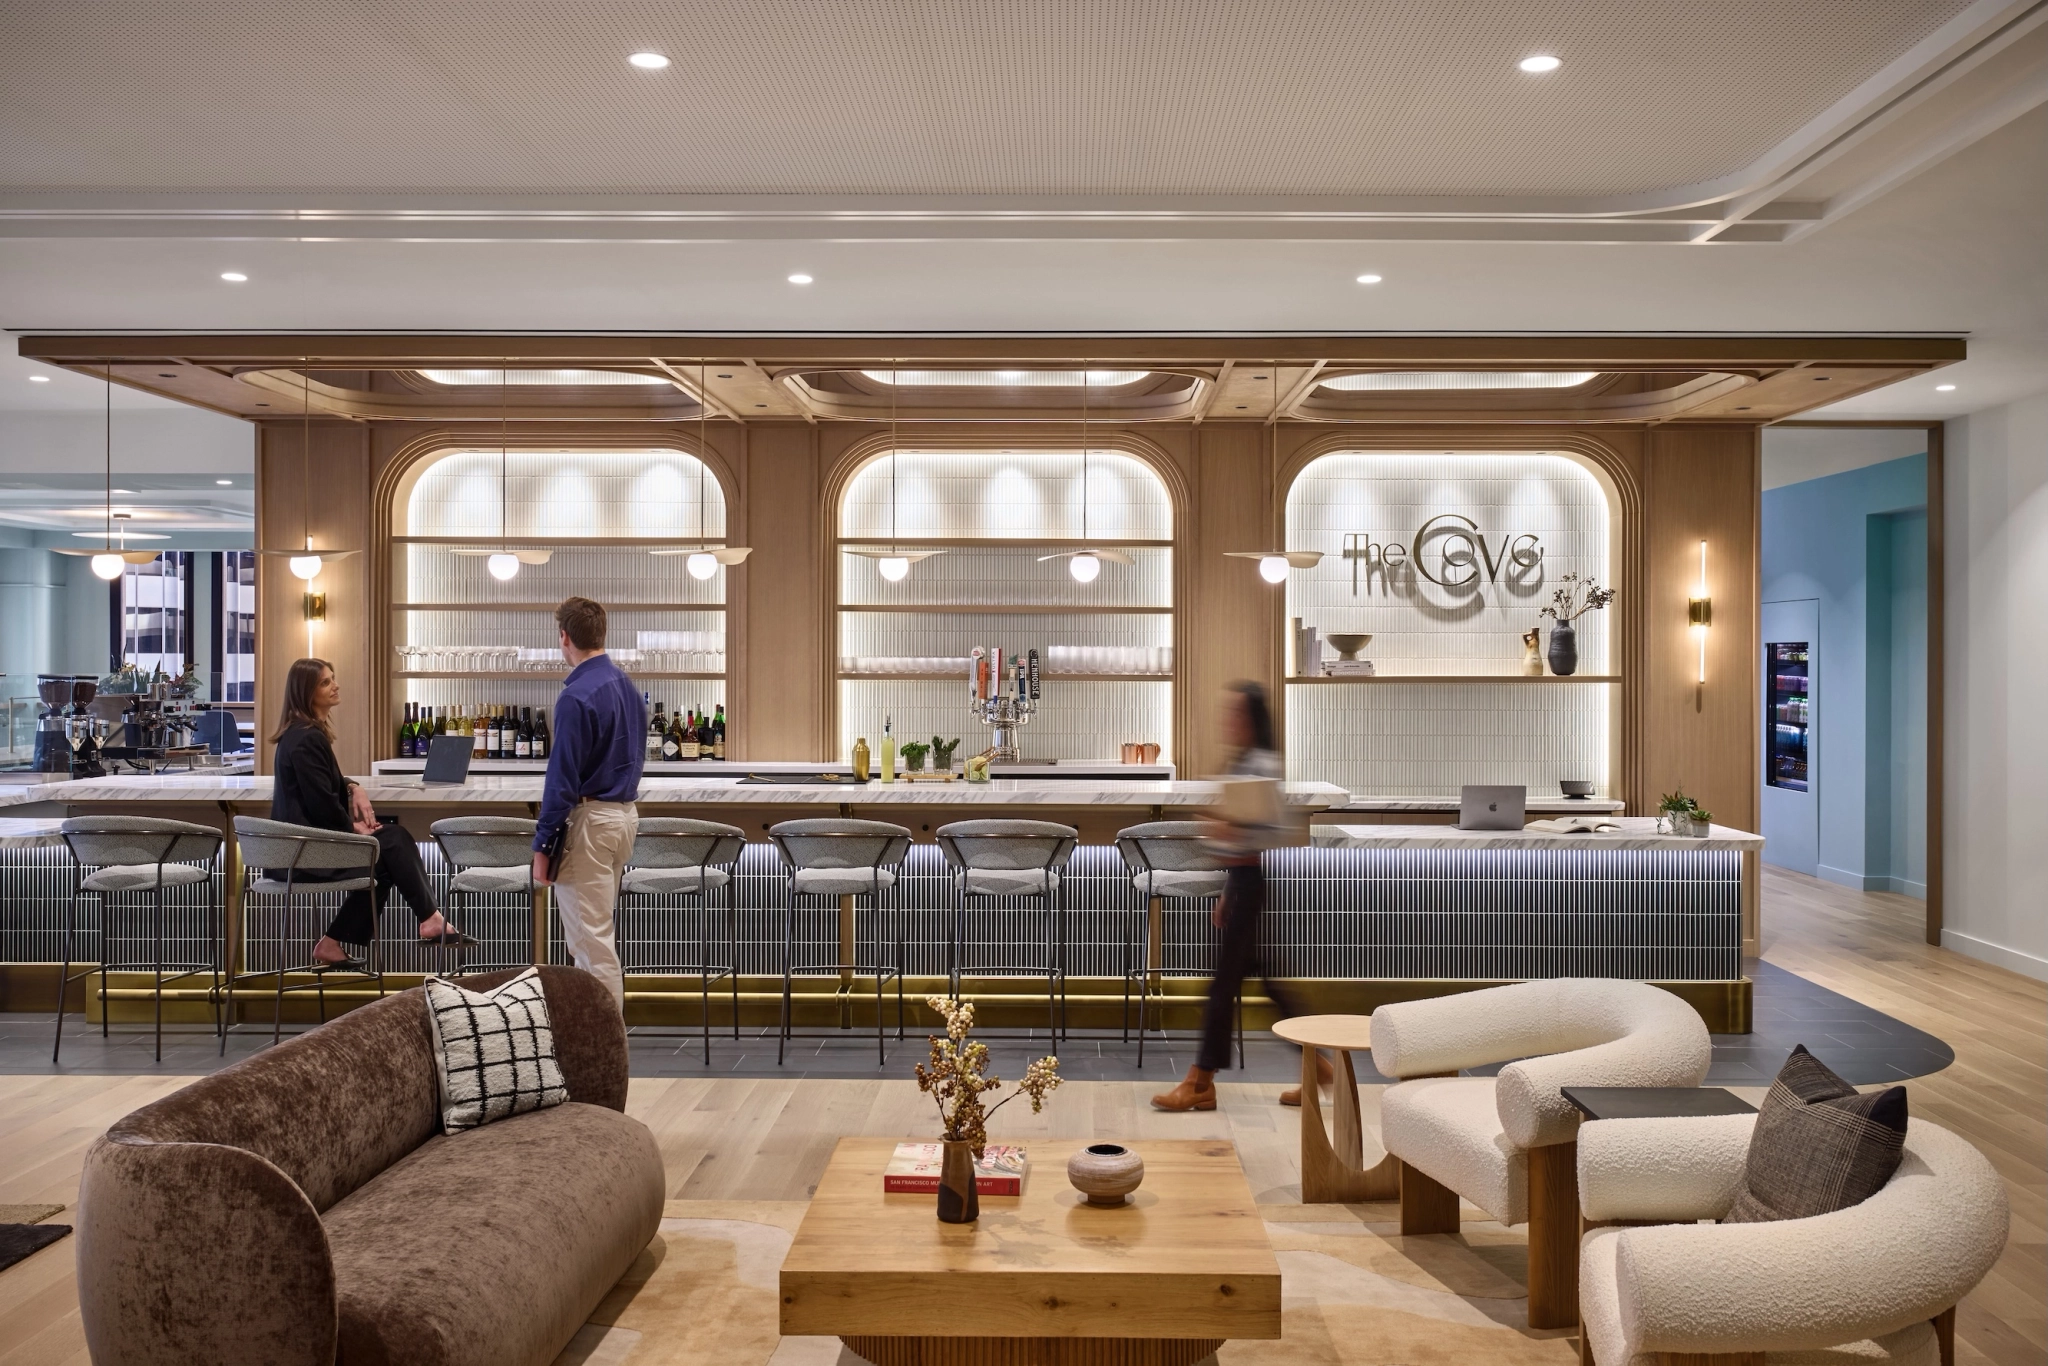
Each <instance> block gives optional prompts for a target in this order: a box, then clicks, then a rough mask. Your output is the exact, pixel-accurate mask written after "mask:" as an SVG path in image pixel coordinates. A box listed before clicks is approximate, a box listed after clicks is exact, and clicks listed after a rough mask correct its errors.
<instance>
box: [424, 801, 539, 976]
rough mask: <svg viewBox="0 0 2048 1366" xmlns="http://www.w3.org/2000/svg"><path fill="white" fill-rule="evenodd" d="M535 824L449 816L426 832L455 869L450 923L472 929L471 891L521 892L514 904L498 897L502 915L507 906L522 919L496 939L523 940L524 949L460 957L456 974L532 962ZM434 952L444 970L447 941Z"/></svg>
mask: <svg viewBox="0 0 2048 1366" xmlns="http://www.w3.org/2000/svg"><path fill="white" fill-rule="evenodd" d="M534 830H535V825H534V822H532V821H530V820H528V819H527V818H526V817H524V816H450V817H448V818H447V819H445V820H438V821H435V822H434V823H433V824H432V825H430V826H428V827H427V833H428V834H430V835H432V836H433V837H434V843H435V844H437V845H439V846H440V848H441V858H442V860H443V861H444V862H446V863H447V865H448V867H449V868H450V869H451V870H452V872H453V874H454V875H453V876H452V877H450V878H449V879H448V924H449V926H450V928H452V929H454V930H456V931H458V932H460V933H462V934H464V935H468V934H469V924H470V920H471V916H472V914H473V908H472V907H471V906H470V898H471V897H476V896H489V897H501V898H503V897H517V898H519V904H518V905H517V907H516V908H507V907H506V906H505V905H504V904H503V903H502V902H500V903H495V904H496V905H497V906H498V913H499V915H501V916H502V915H505V914H506V913H507V912H508V909H509V913H510V915H511V917H512V918H513V919H514V920H516V921H518V922H520V924H519V932H518V933H517V934H514V935H506V936H503V937H502V938H500V939H499V940H498V942H504V938H510V939H513V940H516V941H517V942H518V943H520V944H521V945H523V946H524V949H525V951H524V954H523V955H522V956H519V957H507V958H502V959H499V960H497V961H495V962H484V961H474V960H470V959H465V958H460V957H458V959H457V961H456V964H455V974H456V975H460V974H463V973H472V972H492V971H496V970H498V969H502V968H518V967H525V966H527V965H528V964H529V963H531V962H532V960H533V917H534V914H535V911H534V897H533V894H534V892H535V891H536V890H537V886H536V884H535V882H534V880H533V833H534ZM486 904H493V903H486ZM456 952H457V953H458V954H460V953H461V952H462V950H461V949H460V948H458V949H457V950H456ZM434 957H435V960H436V965H437V966H438V967H440V968H441V969H442V970H443V971H444V972H445V971H446V966H447V965H446V962H445V959H446V957H447V947H446V946H445V945H436V946H435V952H434Z"/></svg>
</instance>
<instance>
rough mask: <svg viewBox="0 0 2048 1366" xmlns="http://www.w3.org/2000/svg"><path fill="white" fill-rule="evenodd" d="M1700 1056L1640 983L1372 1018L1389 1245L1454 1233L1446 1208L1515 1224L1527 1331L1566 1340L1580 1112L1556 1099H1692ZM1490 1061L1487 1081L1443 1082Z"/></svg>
mask: <svg viewBox="0 0 2048 1366" xmlns="http://www.w3.org/2000/svg"><path fill="white" fill-rule="evenodd" d="M1712 1052H1713V1047H1712V1043H1711V1041H1710V1040H1709V1039H1708V1037H1707V1027H1706V1025H1705V1024H1704V1023H1703V1022H1702V1021H1701V1019H1700V1017H1699V1013H1698V1012H1697V1011H1695V1010H1694V1009H1693V1008H1692V1007H1691V1006H1689V1005H1687V1004H1686V1003H1685V1002H1684V1001H1681V1000H1680V999H1679V998H1678V997H1676V996H1674V995H1672V994H1671V993H1670V992H1668V991H1665V990H1663V989H1662V988H1660V987H1653V986H1651V985H1649V984H1648V983H1645V982H1628V981H1622V980H1618V979H1614V978H1606V977H1563V978H1557V979H1554V980H1551V981H1542V982H1521V983H1517V984H1515V985H1513V986H1505V987H1490V988H1488V989H1486V990H1483V991H1469V992H1463V993H1461V994H1459V995H1456V996H1439V997H1434V998H1432V999H1430V1000H1426V1001H1404V1002H1400V1003H1398V1004H1395V1005H1385V1006H1381V1007H1380V1008H1379V1009H1378V1010H1376V1011H1374V1012H1373V1017H1372V1061H1373V1066H1374V1067H1376V1068H1377V1069H1379V1071H1380V1072H1381V1074H1383V1075H1385V1076H1390V1077H1395V1078H1397V1079H1400V1080H1399V1084H1398V1085H1396V1086H1393V1087H1390V1088H1389V1089H1388V1090H1387V1093H1386V1095H1385V1096H1384V1098H1383V1099H1382V1100H1381V1102H1380V1138H1381V1142H1382V1143H1384V1144H1385V1146H1386V1149H1387V1152H1388V1153H1389V1154H1390V1155H1391V1156H1393V1157H1394V1158H1395V1159H1397V1160H1398V1161H1399V1163H1400V1168H1399V1174H1400V1183H1401V1232H1402V1233H1404V1234H1411V1233H1455V1232H1457V1231H1458V1197H1459V1196H1463V1197H1464V1198H1465V1199H1467V1200H1470V1201H1471V1202H1472V1203H1473V1204H1475V1205H1477V1206H1479V1207H1480V1208H1481V1209H1483V1210H1485V1211H1486V1212H1487V1213H1488V1214H1490V1215H1492V1216H1493V1217H1494V1218H1495V1219H1498V1220H1499V1221H1500V1222H1501V1223H1503V1224H1521V1223H1527V1224H1528V1225H1529V1326H1530V1327H1532V1328H1569V1327H1570V1326H1571V1325H1572V1324H1573V1323H1575V1322H1577V1320H1578V1236H1579V1222H1578V1220H1579V1209H1578V1191H1577V1159H1576V1156H1575V1153H1574V1149H1573V1147H1572V1144H1573V1140H1574V1139H1575V1138H1576V1137H1577V1136H1578V1129H1579V1112H1578V1111H1577V1110H1575V1109H1573V1108H1572V1105H1571V1102H1569V1101H1567V1100H1566V1099H1565V1098H1564V1097H1563V1096H1562V1095H1560V1094H1559V1089H1560V1088H1561V1087H1565V1086H1698V1085H1699V1084H1700V1083H1701V1082H1702V1081H1704V1080H1705V1079H1706V1075H1707V1064H1708V1062H1709V1060H1710V1059H1711V1057H1712ZM1513 1059H1519V1061H1511V1060H1513ZM1501 1062H1506V1063H1508V1064H1509V1065H1508V1066H1506V1067H1504V1068H1502V1069H1501V1072H1500V1075H1499V1076H1498V1077H1460V1076H1457V1075H1455V1074H1456V1073H1457V1072H1459V1071H1461V1070H1462V1069H1464V1068H1468V1067H1483V1066H1486V1065H1488V1064H1491V1063H1501Z"/></svg>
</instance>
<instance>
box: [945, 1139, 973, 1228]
mask: <svg viewBox="0 0 2048 1366" xmlns="http://www.w3.org/2000/svg"><path fill="white" fill-rule="evenodd" d="M941 1148H942V1151H941V1153H940V1157H939V1222H940V1223H942V1224H971V1223H973V1222H974V1221H975V1220H976V1219H979V1218H980V1217H981V1193H980V1192H979V1191H977V1190H976V1189H975V1188H974V1145H973V1144H972V1143H956V1142H954V1141H953V1140H952V1139H946V1140H945V1141H944V1143H943V1144H942V1145H941Z"/></svg>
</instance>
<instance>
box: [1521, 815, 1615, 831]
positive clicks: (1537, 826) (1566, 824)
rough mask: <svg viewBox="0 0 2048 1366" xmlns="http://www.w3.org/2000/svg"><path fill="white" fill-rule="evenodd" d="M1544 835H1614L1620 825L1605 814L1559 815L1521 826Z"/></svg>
mask: <svg viewBox="0 0 2048 1366" xmlns="http://www.w3.org/2000/svg"><path fill="white" fill-rule="evenodd" d="M1522 828H1523V829H1524V830H1535V831H1538V832H1539V833H1542V834H1545V835H1615V834H1619V833H1620V832H1621V827H1620V826H1619V825H1616V824H1615V823H1614V822H1613V821H1611V820H1608V819H1607V818H1606V817H1605V816H1559V817H1558V818H1557V819H1555V820H1548V821H1530V822H1529V823H1528V824H1527V825H1525V826H1523V827H1522Z"/></svg>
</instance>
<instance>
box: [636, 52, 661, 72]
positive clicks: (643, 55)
mask: <svg viewBox="0 0 2048 1366" xmlns="http://www.w3.org/2000/svg"><path fill="white" fill-rule="evenodd" d="M626 60H627V61H629V62H631V63H632V64H633V65H634V66H637V67H639V68H640V69H641V70H642V71H659V70H661V69H662V68H663V67H665V66H667V65H668V58H666V57H664V56H662V55H661V54H660V53H659V52H636V53H634V54H633V55H632V56H630V57H628V58H626Z"/></svg>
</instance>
